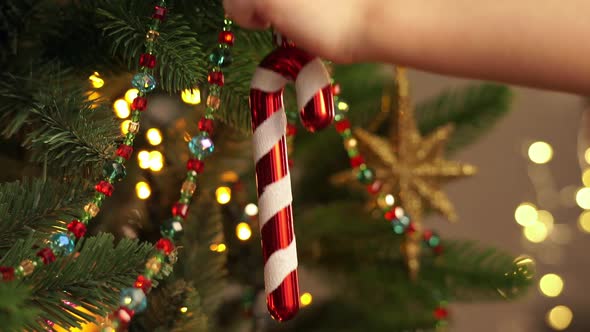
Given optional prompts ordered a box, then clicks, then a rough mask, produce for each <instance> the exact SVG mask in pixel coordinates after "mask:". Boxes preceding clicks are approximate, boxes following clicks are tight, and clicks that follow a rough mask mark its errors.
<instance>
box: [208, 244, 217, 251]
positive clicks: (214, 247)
mask: <svg viewBox="0 0 590 332" xmlns="http://www.w3.org/2000/svg"><path fill="white" fill-rule="evenodd" d="M209 250H211V251H217V244H216V243H213V244H212V245H210V246H209Z"/></svg>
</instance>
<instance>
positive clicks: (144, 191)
mask: <svg viewBox="0 0 590 332" xmlns="http://www.w3.org/2000/svg"><path fill="white" fill-rule="evenodd" d="M135 193H136V194H137V197H138V198H139V199H147V198H148V197H150V195H151V194H152V190H151V188H150V185H149V184H148V183H147V182H144V181H140V182H137V184H136V185H135Z"/></svg>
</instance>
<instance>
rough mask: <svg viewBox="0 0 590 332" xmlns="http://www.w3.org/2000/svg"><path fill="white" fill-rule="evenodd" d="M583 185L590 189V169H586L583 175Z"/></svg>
mask: <svg viewBox="0 0 590 332" xmlns="http://www.w3.org/2000/svg"><path fill="white" fill-rule="evenodd" d="M582 183H583V184H584V186H586V187H590V168H586V169H585V170H584V172H583V173H582Z"/></svg>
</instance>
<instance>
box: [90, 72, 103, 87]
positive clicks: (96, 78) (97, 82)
mask: <svg viewBox="0 0 590 332" xmlns="http://www.w3.org/2000/svg"><path fill="white" fill-rule="evenodd" d="M88 80H90V84H92V87H93V88H95V89H100V88H102V87H103V86H104V80H103V79H102V78H101V77H100V74H99V73H97V72H94V73H93V74H92V75H90V77H88Z"/></svg>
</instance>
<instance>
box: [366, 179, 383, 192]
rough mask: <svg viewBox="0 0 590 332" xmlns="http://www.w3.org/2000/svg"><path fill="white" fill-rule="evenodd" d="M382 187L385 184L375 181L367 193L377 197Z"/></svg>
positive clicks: (369, 186)
mask: <svg viewBox="0 0 590 332" xmlns="http://www.w3.org/2000/svg"><path fill="white" fill-rule="evenodd" d="M382 186H383V183H382V182H381V181H375V182H373V183H371V184H370V185H368V186H367V191H368V192H369V194H371V195H376V194H377V193H378V192H379V190H381V187H382Z"/></svg>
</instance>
